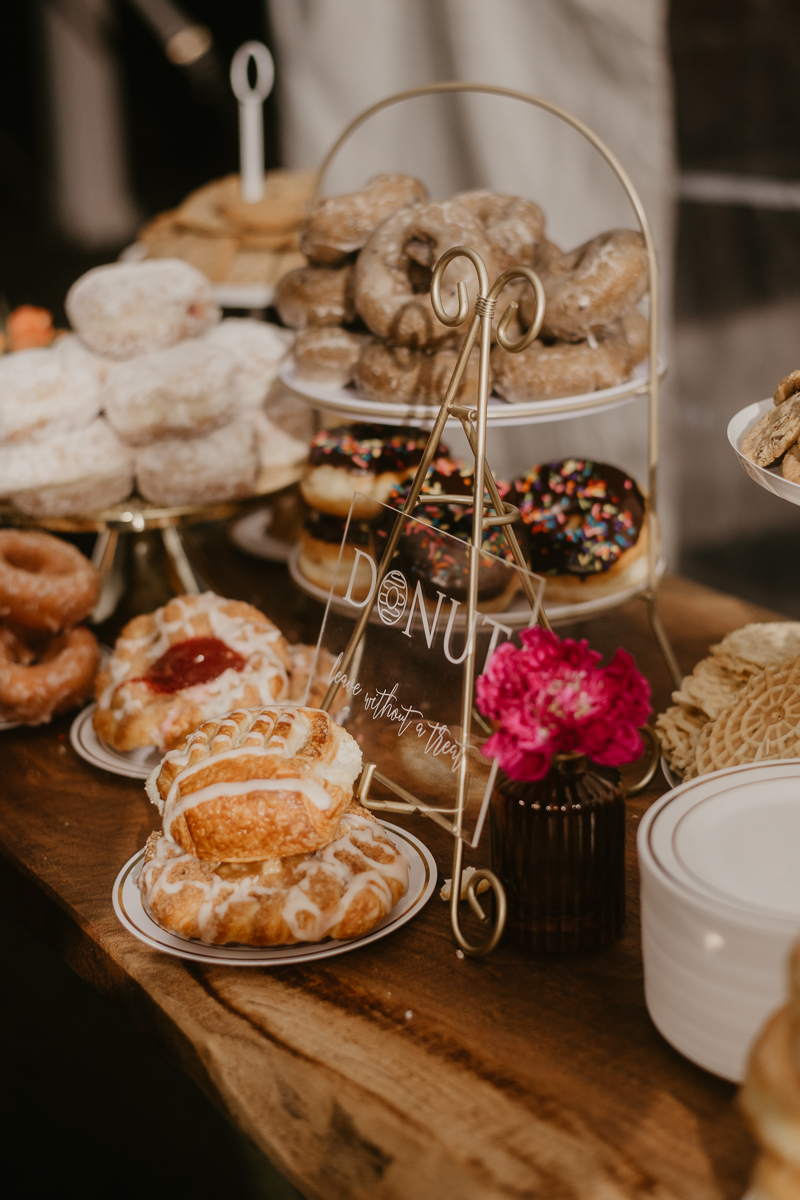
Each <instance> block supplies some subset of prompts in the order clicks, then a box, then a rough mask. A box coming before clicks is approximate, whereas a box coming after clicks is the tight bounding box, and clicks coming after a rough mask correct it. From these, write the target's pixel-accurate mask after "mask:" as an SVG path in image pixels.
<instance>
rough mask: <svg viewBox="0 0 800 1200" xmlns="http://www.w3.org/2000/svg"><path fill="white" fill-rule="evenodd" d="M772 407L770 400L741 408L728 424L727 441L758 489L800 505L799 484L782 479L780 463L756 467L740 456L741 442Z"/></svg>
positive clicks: (759, 401)
mask: <svg viewBox="0 0 800 1200" xmlns="http://www.w3.org/2000/svg"><path fill="white" fill-rule="evenodd" d="M772 407H773V402H772V400H758V401H756V403H755V404H748V406H747V408H743V409H742V410H741V412H738V413H737V414H736V416H735V417H731V419H730V421H729V422H728V441H729V442H730V444H731V445H732V446H733V448H734V450H735V451H736V454H737V456H738V458H739V462H740V463H741V464H742V466H743V467H744V469H745V471H746V472H747V474H748V475H749V476H750V478H751V479H752V480H754V481H755V482H756V483H757V484H758V485H759V487H762V488H764V489H765V490H766V491H768V492H772V494H773V496H780V498H781V500H788V501H789V503H790V504H800V483H792V482H791V480H789V479H784V478H783V476H782V475H781V467H780V463H775V464H774V465H773V466H771V467H757V466H756V464H755V463H754V462H751V461H750V459H749V458H745V456H744V455H743V454H742V442H743V441H744V439H745V436H746V435H747V434H748V433H749V432H750V430H751V429H752V428H753V426H754V425H755V424H756V422H757V421H760V420H761V418H762V417H763V416H764V413H766V412H769V410H770V409H771V408H772Z"/></svg>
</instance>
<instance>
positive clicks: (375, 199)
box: [300, 175, 428, 266]
mask: <svg viewBox="0 0 800 1200" xmlns="http://www.w3.org/2000/svg"><path fill="white" fill-rule="evenodd" d="M427 198H428V193H427V191H426V189H425V187H424V186H423V185H422V184H421V183H420V182H419V180H418V179H414V178H413V176H411V175H376V176H375V178H374V179H371V180H370V181H369V183H368V184H367V185H366V187H364V188H362V189H361V191H360V192H351V193H350V194H349V195H346V196H332V197H331V198H330V199H329V200H323V201H322V203H321V204H320V206H319V208H318V209H317V211H316V212H315V213H314V215H313V216H312V218H311V220H310V221H309V223H308V225H307V226H306V228H305V230H304V231H303V233H302V235H301V237H300V249H301V250H302V252H303V254H305V255H306V257H307V258H309V259H310V260H311V261H312V262H313V263H321V264H323V265H325V266H333V265H337V264H339V263H341V262H343V261H344V260H345V259H346V258H347V256H348V255H350V254H354V253H355V252H356V251H357V250H360V249H361V247H362V246H364V245H365V243H366V241H367V238H368V237H369V235H370V234H371V233H372V231H373V230H374V229H376V228H377V227H378V225H380V223H381V221H385V220H386V218H387V217H390V216H391V215H392V213H394V212H397V210H398V209H399V208H406V207H407V206H408V205H409V204H415V203H416V202H417V201H418V200H427Z"/></svg>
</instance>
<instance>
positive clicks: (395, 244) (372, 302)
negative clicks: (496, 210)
mask: <svg viewBox="0 0 800 1200" xmlns="http://www.w3.org/2000/svg"><path fill="white" fill-rule="evenodd" d="M465 245H466V246H471V247H472V249H473V250H476V251H477V252H478V254H480V256H481V258H482V259H483V261H484V263H485V264H486V269H487V270H488V272H489V275H490V277H492V278H493V277H494V274H496V273H497V272H496V267H495V260H494V251H493V248H492V244H491V242H490V241H489V239H488V237H487V235H486V231H485V229H484V228H483V226H482V225H481V223H480V221H479V220H478V219H477V217H474V216H473V215H472V213H471V212H470V211H469V209H468V208H465V207H464V205H463V204H459V203H458V202H457V201H456V200H442V201H437V202H432V203H427V204H415V205H412V206H411V207H410V208H401V209H400V211H399V212H396V213H394V214H393V216H391V217H388V218H387V219H386V220H385V221H384V222H383V223H382V224H381V225H379V226H378V228H377V229H376V230H375V232H374V233H373V234H372V236H371V237H370V239H369V241H368V242H367V243H366V245H365V246H364V249H363V250H362V251H361V253H360V254H359V256H358V258H357V260H356V266H355V301H356V308H357V309H358V312H359V314H360V316H361V317H362V318H363V320H364V322H365V323H366V325H367V327H368V328H369V329H370V330H371V331H372V333H374V334H375V336H376V337H379V338H385V339H386V340H387V341H389V342H391V343H392V344H393V345H398V346H411V347H412V348H414V349H420V348H422V347H423V346H433V345H436V344H437V343H440V342H443V341H444V340H445V339H446V338H448V337H449V336H450V334H451V332H452V330H451V329H450V328H449V327H447V326H445V325H442V324H441V322H440V321H439V320H438V319H437V318H436V315H435V314H434V311H433V308H432V307H431V299H430V295H429V292H430V284H431V275H432V272H433V268H434V267H435V265H436V263H437V261H438V260H439V258H441V256H442V254H444V253H445V251H447V250H450V249H452V248H453V247H454V246H465ZM459 281H461V282H462V283H464V284H465V285H466V288H467V295H468V297H469V302H470V305H472V304H473V303H474V302H475V297H476V296H477V294H478V279H477V276H476V274H475V268H474V267H473V266H472V264H471V263H470V262H469V261H468V260H466V259H463V258H462V259H458V260H456V261H455V262H453V263H451V264H450V266H449V267H448V269H447V273H446V275H445V282H444V284H443V286H442V301H443V303H444V304H445V306H446V307H447V309H448V311H454V310H455V308H456V305H457V295H456V284H457V283H458V282H459Z"/></svg>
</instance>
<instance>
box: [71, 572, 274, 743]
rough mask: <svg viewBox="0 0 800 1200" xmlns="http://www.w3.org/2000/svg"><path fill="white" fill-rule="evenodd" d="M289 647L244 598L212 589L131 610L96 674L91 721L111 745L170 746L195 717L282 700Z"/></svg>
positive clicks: (194, 723) (195, 722) (202, 718)
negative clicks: (145, 609)
mask: <svg viewBox="0 0 800 1200" xmlns="http://www.w3.org/2000/svg"><path fill="white" fill-rule="evenodd" d="M288 668H289V653H288V650H287V647H286V642H285V641H284V638H283V636H282V634H281V631H280V630H279V629H278V628H277V626H275V625H273V623H272V621H270V620H268V619H267V617H265V616H264V614H263V613H260V612H259V611H258V609H257V608H253V606H252V605H250V604H245V603H243V602H242V601H239V600H225V599H224V598H223V597H222V596H216V595H214V593H213V592H205V593H203V594H202V595H200V596H178V597H176V598H175V599H173V600H170V601H169V603H168V604H166V605H165V606H164V607H163V608H158V609H156V611H155V612H152V613H146V614H144V615H143V616H140V617H134V619H133V620H132V621H129V622H128V624H127V625H126V626H125V628H124V629H123V630H122V633H121V634H120V635H119V637H118V638H117V642H116V645H115V647H114V653H113V654H112V655H111V658H110V660H109V661H108V663H107V664H106V666H105V667H103V669H102V671H101V672H100V674H99V675H98V677H97V683H96V687H95V692H96V695H97V708H96V709H95V713H94V718H93V721H94V728H95V730H96V732H97V734H98V735H99V736H100V737H101V738H103V739H104V740H105V741H106V742H108V744H109V745H110V746H113V747H114V749H115V750H136V749H137V748H138V747H140V746H158V748H159V749H160V750H162V751H163V750H165V749H166V748H167V747H168V746H176V745H178V744H179V743H180V742H181V741H182V740H183V738H184V737H186V735H187V734H188V733H190V732H191V731H192V730H193V729H197V727H198V725H201V724H202V723H203V721H208V720H210V719H211V718H212V717H219V716H222V714H223V713H226V712H228V711H229V710H230V709H232V708H235V707H237V706H238V705H241V706H242V707H245V706H252V705H261V704H266V703H269V702H271V701H273V700H282V699H283V698H284V697H285V696H286V693H287V691H288Z"/></svg>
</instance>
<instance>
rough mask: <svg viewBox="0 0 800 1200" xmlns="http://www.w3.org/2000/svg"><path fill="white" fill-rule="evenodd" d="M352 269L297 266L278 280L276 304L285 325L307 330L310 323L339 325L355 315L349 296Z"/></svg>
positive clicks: (350, 293) (350, 292) (348, 267)
mask: <svg viewBox="0 0 800 1200" xmlns="http://www.w3.org/2000/svg"><path fill="white" fill-rule="evenodd" d="M352 274H353V268H352V267H351V266H350V264H349V263H348V264H347V265H346V266H344V267H340V268H338V269H334V268H332V267H297V268H296V270H294V271H289V272H287V274H286V275H284V277H283V279H281V281H280V283H279V284H278V287H277V289H276V293H275V305H276V307H277V309H278V315H279V316H280V319H281V320H282V321H283V323H284V325H289V326H290V327H291V328H292V329H308V327H309V325H341V324H342V323H343V322H345V321H352V319H353V317H354V316H355V311H354V308H353V299H352V290H351V287H352Z"/></svg>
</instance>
